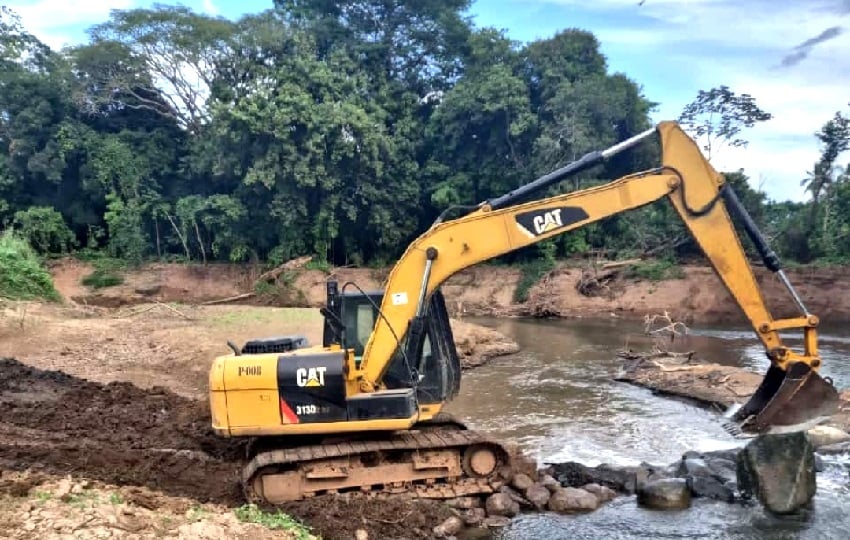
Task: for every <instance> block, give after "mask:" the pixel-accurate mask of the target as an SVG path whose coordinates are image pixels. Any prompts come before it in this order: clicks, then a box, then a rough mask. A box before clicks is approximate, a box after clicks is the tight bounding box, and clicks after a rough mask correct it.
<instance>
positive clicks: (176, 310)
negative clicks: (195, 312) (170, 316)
mask: <svg viewBox="0 0 850 540" xmlns="http://www.w3.org/2000/svg"><path fill="white" fill-rule="evenodd" d="M154 302H156V303H157V304H158V305H160V306H163V307H165V308H166V309H168V310H170V311H172V312H173V313H176V314H177V315H179V316H181V317H183V318H184V319H186V320H187V321H194V320H195V318H194V317H190V316H189V315H186V314H185V313H183V312H182V311H180V310H179V309H177V308H176V307H174V306H169V305H168V304H166V303H164V302H160V301H159V300H154Z"/></svg>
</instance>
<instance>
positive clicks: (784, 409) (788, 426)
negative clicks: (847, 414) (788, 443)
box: [724, 362, 838, 436]
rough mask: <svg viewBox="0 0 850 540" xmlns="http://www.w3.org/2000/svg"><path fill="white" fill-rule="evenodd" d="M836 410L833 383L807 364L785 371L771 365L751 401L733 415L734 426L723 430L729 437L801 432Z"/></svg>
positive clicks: (794, 366) (835, 391) (835, 393)
mask: <svg viewBox="0 0 850 540" xmlns="http://www.w3.org/2000/svg"><path fill="white" fill-rule="evenodd" d="M837 408H838V391H837V390H836V389H835V387H834V386H833V385H832V381H831V380H829V379H825V378H823V377H821V376H820V375H819V374H818V373H817V372H815V371H814V370H813V369H812V368H811V367H810V366H809V365H808V364H806V363H804V362H796V363H794V364H791V365H790V366H789V367H788V369H787V371H785V370H782V369H779V368H778V367H776V366H771V367H770V369H769V370H768V372H767V373H766V374H765V377H764V380H762V383H761V385H760V386H759V388H758V389H757V390H756V392H755V394H753V396H752V398H750V400H749V401H748V402H747V403H746V404H745V405H744V406H743V407H741V408H740V409H739V410H738V411H737V412H736V413H735V414H734V415H733V416H732V420H733V421H734V424H730V425H729V426H728V427H727V426H724V429H726V431H728V432H729V433H731V434H732V435H735V432H736V431H739V432H740V433H739V434H740V435H743V434H745V433H749V434H761V433H779V432H782V433H787V432H791V431H803V430H806V429H808V428H810V427H813V426H815V425H817V424H819V423H821V422H823V421H824V420H826V419H827V418H829V417H830V416H831V415H832V414H834V413H835V411H836V410H837ZM733 426H734V427H733ZM736 436H737V435H736Z"/></svg>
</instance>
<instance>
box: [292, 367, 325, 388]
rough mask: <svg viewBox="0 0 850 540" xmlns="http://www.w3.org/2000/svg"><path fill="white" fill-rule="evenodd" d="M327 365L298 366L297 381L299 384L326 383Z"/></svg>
mask: <svg viewBox="0 0 850 540" xmlns="http://www.w3.org/2000/svg"><path fill="white" fill-rule="evenodd" d="M327 369H328V368H326V367H311V368H298V369H297V370H296V371H295V381H296V382H297V383H298V386H306V387H308V388H309V387H317V386H324V385H325V371H327Z"/></svg>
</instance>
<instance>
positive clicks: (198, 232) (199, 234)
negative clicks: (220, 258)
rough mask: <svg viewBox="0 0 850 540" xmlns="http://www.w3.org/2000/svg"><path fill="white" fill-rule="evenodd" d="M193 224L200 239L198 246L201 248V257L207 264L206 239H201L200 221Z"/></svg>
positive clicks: (196, 235)
mask: <svg viewBox="0 0 850 540" xmlns="http://www.w3.org/2000/svg"><path fill="white" fill-rule="evenodd" d="M192 225H194V227H195V237H196V238H197V239H198V247H199V248H201V259H202V260H203V261H204V264H207V250H206V249H204V241H203V240H202V239H201V230H200V229H199V228H198V222H197V221H194V222H193V223H192Z"/></svg>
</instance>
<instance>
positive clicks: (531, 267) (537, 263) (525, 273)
mask: <svg viewBox="0 0 850 540" xmlns="http://www.w3.org/2000/svg"><path fill="white" fill-rule="evenodd" d="M519 268H520V271H521V272H522V273H521V275H520V278H519V281H518V282H517V285H516V289H514V302H525V301H526V300H528V291H530V290H531V287H533V286H534V284H535V283H537V282H538V281H540V279H541V278H542V277H543V276H545V275H546V273H547V272H549V271H551V270H552V269H553V268H555V261H553V260H552V259H538V260H534V261H530V262H525V263H522V264H520V265H519Z"/></svg>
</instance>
